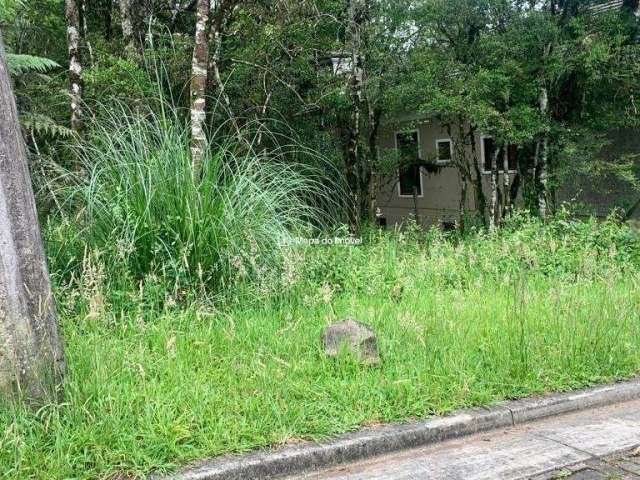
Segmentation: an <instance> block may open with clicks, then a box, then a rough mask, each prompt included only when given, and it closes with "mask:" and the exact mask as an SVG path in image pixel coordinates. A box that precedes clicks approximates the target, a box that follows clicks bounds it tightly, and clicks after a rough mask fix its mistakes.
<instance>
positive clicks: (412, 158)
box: [396, 132, 422, 196]
mask: <svg viewBox="0 0 640 480" xmlns="http://www.w3.org/2000/svg"><path fill="white" fill-rule="evenodd" d="M396 145H397V146H398V157H399V158H398V160H399V163H400V168H399V170H400V195H411V196H412V195H422V186H421V185H420V166H419V165H418V163H419V161H420V148H419V145H418V132H400V133H396Z"/></svg>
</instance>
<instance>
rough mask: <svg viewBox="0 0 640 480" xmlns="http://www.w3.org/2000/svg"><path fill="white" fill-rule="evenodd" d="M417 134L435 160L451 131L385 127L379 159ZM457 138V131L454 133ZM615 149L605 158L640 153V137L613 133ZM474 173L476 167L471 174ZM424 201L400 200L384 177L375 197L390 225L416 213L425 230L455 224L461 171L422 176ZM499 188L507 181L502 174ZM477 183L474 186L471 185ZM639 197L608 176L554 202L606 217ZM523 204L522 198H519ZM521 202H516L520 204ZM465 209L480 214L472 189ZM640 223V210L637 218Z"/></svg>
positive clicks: (567, 188)
mask: <svg viewBox="0 0 640 480" xmlns="http://www.w3.org/2000/svg"><path fill="white" fill-rule="evenodd" d="M408 130H418V132H419V143H420V153H421V155H420V156H421V158H423V159H435V156H436V140H438V139H443V138H448V137H449V135H448V133H447V129H446V128H445V127H443V126H442V125H440V124H438V123H436V122H434V121H416V120H407V121H404V122H398V123H395V124H389V125H385V126H384V128H382V129H381V132H380V137H379V144H378V146H379V150H380V155H381V156H382V155H389V154H390V152H393V151H395V134H396V132H398V131H408ZM452 134H453V136H456V135H457V131H455V130H454V131H453V132H452ZM611 138H612V141H613V143H612V145H611V146H610V147H608V149H607V155H610V156H619V155H622V154H628V153H632V154H633V153H635V154H639V153H640V132H638V131H629V130H627V131H620V132H612V134H611ZM481 143H482V140H481V135H477V138H476V145H475V150H476V152H477V155H478V161H479V162H480V165H481V166H482V165H483V152H482V145H481ZM467 159H468V161H469V162H471V161H472V151H471V148H470V147H469V148H467ZM471 171H472V172H473V168H472V169H471ZM421 177H422V196H420V197H418V198H416V199H415V200H414V198H412V197H401V196H400V195H399V182H398V176H397V175H389V176H386V177H382V178H380V181H379V183H380V188H379V189H378V193H377V205H378V207H379V208H380V210H381V213H382V215H383V216H384V218H386V220H387V224H388V225H393V224H398V223H402V222H404V221H406V220H407V219H409V218H410V217H413V215H414V214H417V217H416V218H417V220H418V221H419V222H420V223H421V224H423V225H425V226H431V225H442V223H443V222H457V221H458V220H459V216H460V212H459V210H460V206H459V203H460V191H461V188H460V179H459V175H458V169H457V168H456V167H455V166H453V165H451V164H449V165H443V166H442V167H441V169H440V170H439V171H438V172H437V173H428V172H426V171H425V170H424V169H422V171H421ZM490 181H491V178H490V175H489V174H488V173H482V185H483V191H484V194H485V198H486V202H487V206H488V205H489V202H490V194H491V187H490ZM498 181H499V182H500V184H501V183H502V181H503V178H502V174H500V175H499V178H498ZM473 183H475V182H473ZM639 196H640V194H638V192H635V191H634V190H633V189H631V188H630V187H629V186H628V185H625V184H623V183H622V182H620V181H618V180H616V179H614V178H611V177H610V176H609V177H603V178H601V179H599V180H594V179H593V178H592V177H585V178H579V177H575V176H574V177H572V178H571V179H570V180H569V181H567V182H566V184H565V185H563V186H561V187H560V188H558V191H557V195H556V200H557V202H558V203H560V202H563V201H572V202H574V203H575V202H579V203H581V204H582V205H583V209H582V211H583V212H584V214H585V215H591V214H596V215H598V216H606V215H607V214H609V213H610V212H611V210H612V209H613V208H615V207H623V208H624V207H626V206H629V205H631V204H632V203H633V202H634V201H635V200H636V199H637V198H638V197H639ZM520 201H521V198H520ZM517 202H518V200H517V201H516V203H517ZM466 208H467V211H468V212H469V213H472V212H473V211H475V210H476V205H475V191H474V186H473V185H469V186H468V188H467V202H466ZM636 216H637V217H638V218H640V209H639V210H638V212H637V213H636Z"/></svg>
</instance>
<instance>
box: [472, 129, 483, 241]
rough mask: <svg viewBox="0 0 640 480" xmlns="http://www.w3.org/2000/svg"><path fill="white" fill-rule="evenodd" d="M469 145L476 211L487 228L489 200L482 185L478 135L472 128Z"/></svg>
mask: <svg viewBox="0 0 640 480" xmlns="http://www.w3.org/2000/svg"><path fill="white" fill-rule="evenodd" d="M468 135H469V143H470V144H471V156H472V161H473V173H474V180H475V187H474V191H475V195H476V210H477V211H478V212H479V213H480V220H481V221H482V225H483V226H484V227H485V228H486V226H487V217H486V215H487V199H486V197H485V195H484V187H483V185H482V170H481V169H480V159H479V157H478V151H477V149H476V133H475V129H474V128H473V127H471V128H470V129H469V134H468Z"/></svg>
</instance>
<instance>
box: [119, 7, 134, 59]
mask: <svg viewBox="0 0 640 480" xmlns="http://www.w3.org/2000/svg"><path fill="white" fill-rule="evenodd" d="M120 23H121V25H122V38H123V40H124V50H125V53H126V54H127V56H129V57H133V56H135V53H136V43H135V39H134V38H133V22H132V20H131V0H120Z"/></svg>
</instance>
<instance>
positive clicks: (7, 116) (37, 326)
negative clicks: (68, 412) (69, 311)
mask: <svg viewBox="0 0 640 480" xmlns="http://www.w3.org/2000/svg"><path fill="white" fill-rule="evenodd" d="M0 111H1V112H2V116H0V245H2V248H0V395H1V396H5V397H13V398H20V397H22V398H25V399H28V400H30V401H36V402H43V401H49V400H53V399H54V397H55V394H56V393H59V392H60V389H61V387H62V377H63V374H64V368H65V364H64V356H63V347H62V338H61V337H60V335H59V333H58V320H57V317H56V312H55V305H54V302H53V296H52V294H51V286H50V284H49V274H48V271H47V263H46V257H45V254H44V248H43V245H42V238H41V236H40V229H39V226H38V217H37V214H36V206H35V200H34V197H33V191H32V188H31V180H30V178H29V169H28V166H27V157H26V150H25V146H24V142H23V139H22V134H21V131H20V125H19V123H18V112H17V109H16V103H15V99H14V96H13V93H12V89H11V81H10V79H9V72H8V69H7V65H6V61H5V52H4V47H3V45H2V37H1V36H0Z"/></svg>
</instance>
